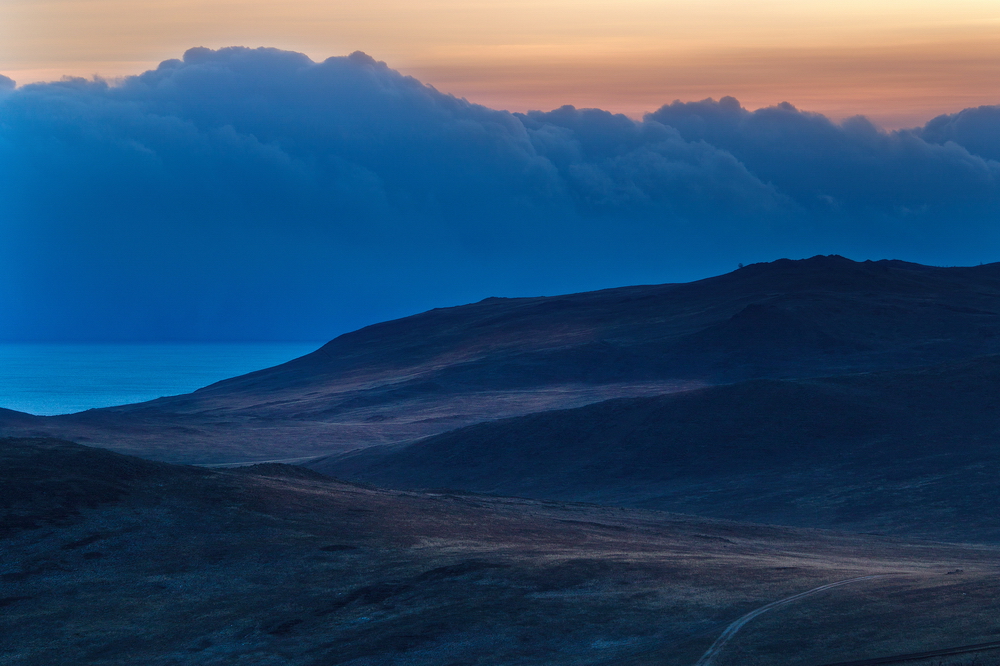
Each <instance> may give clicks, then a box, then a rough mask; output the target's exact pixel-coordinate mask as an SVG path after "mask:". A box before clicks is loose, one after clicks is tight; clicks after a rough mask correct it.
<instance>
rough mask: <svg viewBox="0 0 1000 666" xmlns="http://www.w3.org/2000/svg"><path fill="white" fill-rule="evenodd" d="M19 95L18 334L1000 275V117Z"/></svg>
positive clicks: (10, 121)
mask: <svg viewBox="0 0 1000 666" xmlns="http://www.w3.org/2000/svg"><path fill="white" fill-rule="evenodd" d="M8 82H9V80H5V79H0V206H2V208H0V210H2V218H0V233H2V243H0V339H7V340H12V339H22V340H26V339H119V340H121V339H324V338H327V337H330V336H332V335H333V334H335V333H338V332H341V331H343V330H345V329H348V328H352V327H355V326H358V325H361V324H363V323H368V322H370V321H374V320H378V319H384V318H388V317H392V316H398V315H401V314H406V313H409V312H413V311H417V310H420V309H423V308H426V307H432V306H434V305H441V304H450V303H459V302H464V301H468V300H475V299H478V298H482V297H484V296H487V295H491V294H500V295H518V294H539V293H557V292H562V291H575V290H583V289H592V288H599V287H604V286H613V285H620V284H628V283H639V282H646V283H649V282H664V281H675V280H687V279H693V278H697V277H702V276H705V275H709V274H713V273H717V272H723V271H726V270H730V269H732V268H735V266H736V263H737V262H745V263H747V262H753V261H761V260H771V259H775V258H778V257H781V256H791V257H801V256H809V255H812V254H818V253H823V254H828V253H840V254H844V255H846V256H850V257H852V258H857V259H864V258H883V257H893V258H902V259H908V260H913V261H921V262H927V263H935V264H948V265H950V264H970V263H978V262H980V261H995V260H1000V225H998V217H997V216H998V213H1000V179H998V177H1000V162H998V161H996V160H1000V107H982V108H978V109H967V110H965V111H963V112H961V113H959V114H956V115H953V116H942V117H940V118H936V119H934V120H932V121H931V122H929V123H928V124H927V125H926V126H925V127H922V128H918V129H914V130H909V131H902V132H890V133H886V132H883V131H880V130H878V129H877V128H875V127H874V126H872V125H871V124H870V123H869V122H868V121H867V120H865V119H864V118H853V119H850V120H847V121H845V122H844V123H841V124H836V123H833V122H831V121H830V120H828V119H826V118H825V117H823V116H820V115H815V114H810V113H803V112H800V111H797V110H796V109H794V108H793V107H791V106H788V105H778V106H776V107H772V108H768V109H762V110H759V111H755V112H749V111H747V110H745V109H743V108H741V107H740V105H739V103H738V102H737V101H736V100H734V99H732V98H724V99H722V100H720V101H718V102H716V101H711V100H707V101H703V102H695V103H679V102H675V103H673V104H670V105H667V106H664V107H663V108H661V109H659V110H658V111H656V112H654V113H652V114H649V115H648V116H647V117H646V118H645V119H644V120H643V121H642V122H634V121H632V120H629V119H627V118H625V117H624V116H620V115H613V114H610V113H607V112H605V111H600V110H592V109H587V110H579V109H574V108H571V107H565V108H562V109H558V110H555V111H552V112H548V113H542V112H532V113H528V114H524V115H521V114H511V113H507V112H503V111H495V110H492V109H488V108H485V107H482V106H477V105H474V104H470V103H468V102H465V101H463V100H459V99H455V98H454V97H451V96H449V95H445V94H442V93H439V92H437V91H436V90H434V89H432V88H430V87H427V86H424V85H422V84H421V83H420V82H418V81H416V80H414V79H412V78H408V77H404V76H401V75H400V74H398V73H396V72H395V71H393V70H391V69H389V68H388V67H387V66H386V65H384V64H382V63H378V62H375V61H374V60H372V59H371V58H369V57H368V56H365V55H363V54H360V53H356V54H354V55H351V56H348V57H343V58H331V59H330V60H327V61H325V62H322V63H314V62H312V61H310V60H309V59H308V58H306V57H305V56H303V55H300V54H297V53H289V52H283V51H277V50H269V49H255V50H251V49H242V48H232V49H223V50H221V51H210V50H207V49H192V50H190V51H188V52H187V53H186V54H185V55H184V59H183V60H170V61H167V62H164V63H162V64H161V65H160V66H159V68H157V69H156V70H155V71H150V72H146V73H145V74H142V75H140V76H136V77H132V78H128V79H126V80H125V81H124V82H122V83H121V84H119V85H114V86H111V85H108V84H106V83H104V82H101V81H96V82H95V81H84V80H79V79H74V80H67V81H62V82H57V83H46V84H36V85H29V86H24V87H21V88H17V89H15V88H13V86H12V84H10V85H8Z"/></svg>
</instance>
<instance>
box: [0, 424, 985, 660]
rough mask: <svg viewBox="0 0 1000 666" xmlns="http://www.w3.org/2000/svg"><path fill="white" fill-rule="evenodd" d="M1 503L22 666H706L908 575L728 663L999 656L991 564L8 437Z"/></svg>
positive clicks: (8, 624)
mask: <svg viewBox="0 0 1000 666" xmlns="http://www.w3.org/2000/svg"><path fill="white" fill-rule="evenodd" d="M53 484H54V485H53ZM8 488H17V494H16V495H12V494H10V493H8V492H7V491H6V489H8ZM0 489H3V490H0V510H2V511H3V515H4V531H3V533H2V535H0V547H2V548H3V552H4V558H3V562H2V565H0V589H2V594H0V605H2V606H3V613H2V614H0V635H3V636H4V637H5V639H4V641H3V643H2V646H0V662H2V663H4V664H18V665H21V664H25V665H27V664H51V663H74V664H134V663H143V664H272V663H273V664H317V665H319V664H351V665H352V666H362V665H365V666H370V665H372V664H408V665H427V666H430V665H435V666H436V665H439V664H452V665H456V666H457V665H458V664H486V663H489V664H512V665H513V664H519V665H522V664H523V665H527V664H607V665H610V664H620V663H631V664H637V665H643V664H667V665H670V664H678V665H680V664H690V663H693V661H694V660H695V659H697V657H698V655H699V654H700V653H701V652H702V651H703V650H704V649H705V648H706V647H707V646H708V644H709V643H711V642H712V640H713V639H714V637H715V636H716V635H717V634H718V633H719V632H720V631H721V630H722V628H723V627H724V626H725V625H726V624H728V623H729V622H731V621H732V620H734V619H735V618H736V617H738V616H740V615H741V614H743V613H745V612H747V611H748V610H750V609H752V608H754V607H757V606H760V605H762V604H764V603H767V602H769V601H772V600H775V599H778V598H781V597H784V596H788V595H791V594H794V593H796V592H799V591H802V590H804V589H809V588H811V587H815V586H817V585H820V584H823V583H826V582H830V581H833V580H839V579H843V578H849V577H853V576H856V575H859V574H867V573H893V574H895V575H894V576H891V577H889V578H886V579H881V580H880V581H877V582H873V583H871V584H866V585H864V586H860V587H851V586H846V587H843V588H838V590H837V591H836V592H835V593H834V592H831V593H829V594H827V595H826V596H824V597H822V598H815V599H813V600H811V601H810V602H809V603H803V604H800V605H796V606H793V607H789V608H787V609H785V610H783V611H782V613H783V615H782V618H783V619H784V621H787V622H798V623H799V624H798V625H796V626H797V627H798V628H797V629H796V632H797V633H796V634H795V636H797V637H798V639H799V640H798V641H797V642H796V641H793V640H791V639H792V638H793V636H792V635H791V634H789V632H788V631H787V630H781V631H780V632H771V631H770V630H769V631H767V632H766V633H761V631H762V629H761V628H762V627H764V626H765V625H759V626H758V625H753V626H749V627H747V629H746V631H745V633H743V634H741V636H740V638H739V640H738V641H736V642H734V646H733V649H732V651H730V652H727V653H726V654H727V655H738V654H741V650H745V646H746V645H749V644H751V642H753V641H758V642H760V641H763V642H764V643H767V638H768V636H770V637H771V639H772V642H773V645H772V644H771V643H767V644H768V645H769V646H770V647H767V648H766V650H767V651H764V652H761V651H759V650H758V651H757V652H756V654H757V656H758V657H760V658H766V659H769V660H770V661H765V662H761V663H773V664H779V663H780V664H789V665H793V666H794V665H797V664H811V663H817V662H819V663H822V662H823V661H835V660H838V659H848V658H856V657H864V656H871V655H873V654H890V653H893V652H903V651H907V650H912V649H914V648H927V647H934V646H935V645H936V641H938V640H943V638H944V637H946V638H947V639H948V641H949V642H953V641H954V640H967V641H969V642H976V641H982V640H990V639H994V638H995V637H996V629H995V623H994V621H993V619H994V618H995V615H996V612H997V610H998V608H997V602H996V599H997V598H998V597H997V592H998V591H1000V590H998V589H997V583H996V565H995V562H996V555H997V553H996V551H994V550H992V549H988V548H987V549H983V548H970V547H961V546H954V545H940V544H931V543H924V544H908V543H904V542H899V541H893V540H886V539H879V538H874V537H864V536H859V535H839V534H835V533H826V532H822V531H812V530H792V529H782V528H772V527H763V526H752V525H739V524H734V523H727V522H718V521H711V520H704V519H696V518H691V517H686V516H678V515H670V514H662V513H658V512H647V511H633V510H623V509H607V508H601V507H595V506H590V505H580V504H558V503H546V502H532V501H526V500H514V499H503V498H485V497H477V496H463V495H454V494H430V495H428V494H419V493H398V492H387V491H380V490H375V489H369V488H364V487H359V486H351V485H345V484H342V483H338V482H334V481H331V480H328V479H324V478H322V477H319V476H318V475H314V474H310V473H308V472H303V471H302V470H296V469H294V468H293V469H288V468H286V467H282V466H273V465H272V466H268V467H264V468H261V469H249V470H240V471H227V472H208V471H205V470H198V469H191V468H182V467H173V466H169V465H163V464H158V463H149V462H146V461H141V460H136V459H132V458H128V457H123V456H117V455H115V454H110V453H107V452H101V451H95V450H91V449H86V448H83V447H76V446H73V445H70V444H66V443H61V442H53V441H51V440H49V441H43V440H10V439H8V440H0ZM36 490H37V491H38V492H34V491H36ZM956 569H962V570H963V572H962V573H961V574H948V573H947V572H948V571H954V570H956ZM873 613H878V622H873V621H872V620H873V615H872V614H873ZM828 622H829V623H831V624H829V626H828V624H827V623H828ZM802 623H805V624H802ZM932 623H933V625H934V626H933V631H929V629H928V627H929V626H930V625H931V624H932ZM830 627H836V629H837V632H838V634H837V635H838V640H837V641H836V642H833V641H830V640H829V638H828V635H827V634H828V633H829V632H828V630H829V628H830ZM774 640H776V642H774ZM741 646H742V647H741ZM727 658H728V657H727ZM744 663H745V662H744Z"/></svg>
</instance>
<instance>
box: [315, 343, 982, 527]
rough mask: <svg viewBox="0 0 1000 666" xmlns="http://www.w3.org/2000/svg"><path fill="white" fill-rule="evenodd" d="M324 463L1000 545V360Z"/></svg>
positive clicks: (519, 422)
mask: <svg viewBox="0 0 1000 666" xmlns="http://www.w3.org/2000/svg"><path fill="white" fill-rule="evenodd" d="M313 465H314V466H315V468H316V469H319V470H322V471H324V472H328V473H330V474H334V475H337V476H340V477H342V478H349V479H357V480H364V481H369V482H372V483H377V484H379V485H384V486H389V487H400V488H434V487H437V488H456V489H464V490H471V491H480V492H489V493H498V494H508V495H519V496H524V497H536V498H555V499H563V500H566V499H571V500H586V501H595V502H602V503H609V504H622V505H630V506H638V507H656V508H660V509H666V510H671V511H681V512H686V513H697V514H700V515H709V516H716V517H722V518H730V519H736V520H753V521H757V522H768V523H778V524H786V525H810V526H824V527H836V528H843V529H851V530H858V531H865V532H879V533H892V534H906V535H910V536H914V535H921V536H925V537H932V538H944V539H951V540H960V541H963V540H964V541H981V542H982V541H988V542H994V543H998V542H1000V514H998V513H997V512H996V510H995V504H996V501H997V498H998V497H1000V476H998V473H997V472H998V471H1000V356H988V357H983V358H979V359H975V360H972V361H965V362H961V363H953V364H946V365H939V366H932V367H927V368H920V369H911V370H901V371H885V372H880V373H862V374H853V375H844V376H838V377H832V378H820V379H801V380H791V379H783V380H778V379H760V380H751V381H747V382H739V383H735V384H730V385H725V386H716V387H710V388H705V389H701V390H696V391H689V392H685V393H677V394H672V395H665V396H657V397H650V398H630V399H620V400H611V401H607V402H603V403H599V404H595V405H589V406H586V407H581V408H577V409H573V410H558V411H550V412H545V413H540V414H532V415H529V416H523V417H518V418H513V419H506V420H500V421H495V422H490V423H482V424H478V425H473V426H469V427H465V428H462V429H458V430H454V431H451V432H448V433H445V434H442V435H438V436H435V437H431V438H428V439H424V440H422V441H419V442H416V443H414V444H410V445H405V446H395V447H375V448H368V449H365V450H362V451H359V452H354V453H352V454H346V455H342V456H335V457H331V458H328V459H325V460H320V461H317V462H315V463H313Z"/></svg>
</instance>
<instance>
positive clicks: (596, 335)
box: [0, 256, 1000, 463]
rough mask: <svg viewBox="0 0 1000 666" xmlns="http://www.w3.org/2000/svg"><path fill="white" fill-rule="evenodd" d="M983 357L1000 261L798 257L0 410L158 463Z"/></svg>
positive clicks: (322, 446) (415, 321) (380, 331)
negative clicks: (198, 385)
mask: <svg viewBox="0 0 1000 666" xmlns="http://www.w3.org/2000/svg"><path fill="white" fill-rule="evenodd" d="M992 353H1000V264H990V265H985V266H974V267H966V268H939V267H929V266H921V265H918V264H911V263H905V262H900V261H877V262H860V263H859V262H854V261H850V260H848V259H845V258H843V257H839V256H829V257H813V258H812V259H806V260H801V261H790V260H779V261H775V262H772V263H767V264H754V265H751V266H747V267H745V268H741V269H739V270H737V271H734V272H732V273H729V274H726V275H721V276H718V277H714V278H710V279H706V280H700V281H697V282H691V283H686V284H668V285H658V286H637V287H624V288H619V289H608V290H604V291H596V292H588V293H582V294H571V295H567V296H554V297H539V298H515V299H501V298H492V299H487V300H485V301H482V302H479V303H474V304H471V305H464V306H460V307H454V308H444V309H438V310H432V311H429V312H425V313H423V314H419V315H415V316H412V317H407V318H404V319H399V320H395V321H390V322H385V323H381V324H376V325H374V326H369V327H367V328H364V329H361V330H359V331H355V332H353V333H348V334H346V335H342V336H340V337H338V338H337V339H335V340H333V341H331V342H330V343H328V344H326V345H325V346H323V347H322V348H321V349H319V350H318V351H316V352H315V353H313V354H309V355H307V356H304V357H302V358H299V359H296V360H294V361H291V362H289V363H286V364H283V365H280V366H277V367H275V368H270V369H267V370H262V371H260V372H255V373H251V374H248V375H244V376H242V377H237V378H234V379H230V380H226V381H223V382H219V383H217V384H214V385H212V386H209V387H206V388H204V389H201V390H199V391H195V392H194V393H190V394H186V395H182V396H174V397H170V398H162V399H159V400H154V401H151V402H147V403H142V404H138V405H127V406H123V407H114V408H108V409H99V410H90V411H87V412H83V413H80V414H74V415H68V416H59V417H47V418H41V417H38V418H31V417H27V416H25V415H16V414H12V413H10V412H5V413H0V433H5V434H8V435H18V436H29V435H30V436H58V437H63V438H66V439H71V440H73V441H80V442H87V443H93V444H98V445H101V446H106V447H110V448H114V449H116V450H121V451H125V452H131V453H135V454H140V455H143V456H145V457H149V458H155V459H160V460H167V461H173V462H202V463H224V462H234V461H263V460H275V459H279V460H281V459H284V460H287V459H294V458H303V457H308V456H315V455H320V454H326V453H332V452H336V451H344V450H349V449H353V448H356V447H358V446H365V445H371V444H386V443H393V442H405V441H413V440H415V439H418V438H420V437H424V436H427V435H433V434H436V433H440V432H444V431H447V430H451V429H453V428H455V427H459V426H463V425H466V424H470V423H475V422H480V421H485V420H491V419H496V418H502V417H506V416H516V415H523V414H527V413H532V412H538V411H543V410H549V409H556V408H567V407H577V406H581V405H585V404H589V403H594V402H599V401H601V400H605V399H608V398H614V397H628V396H648V395H654V394H662V393H667V392H671V391H678V390H685V389H690V388H694V387H699V386H706V385H717V384H724V383H731V382H738V381H745V380H749V379H755V378H803V377H812V376H820V375H830V374H840V373H847V372H858V371H871V370H882V369H891V368H904V367H912V366H918V365H926V364H931V363H939V362H945V361H955V360H961V359H969V358H974V357H977V356H982V355H985V354H992Z"/></svg>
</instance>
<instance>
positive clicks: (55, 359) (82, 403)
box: [0, 342, 321, 415]
mask: <svg viewBox="0 0 1000 666" xmlns="http://www.w3.org/2000/svg"><path fill="white" fill-rule="evenodd" d="M320 345H321V343H318V342H316V343H303V342H279V343H212V344H0V407H4V408H6V409H16V410H17V411H20V412H28V413H29V414H38V415H52V414H70V413H73V412H80V411H83V410H85V409H91V408H93V407H110V406H112V405H124V404H128V403H133V402H142V401H145V400H153V399H154V398H159V397H162V396H167V395H177V394H179V393H189V392H190V391H193V390H195V389H198V388H201V387H203V386H208V385H209V384H212V383H214V382H217V381H220V380H222V379H227V378H229V377H235V376H237V375H242V374H246V373H248V372H252V371H254V370H261V369H263V368H268V367H271V366H274V365H278V364H280V363H284V362H285V361H290V360H292V359H293V358H297V357H299V356H302V355H304V354H308V353H309V352H312V351H315V350H316V349H318V348H319V347H320Z"/></svg>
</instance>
